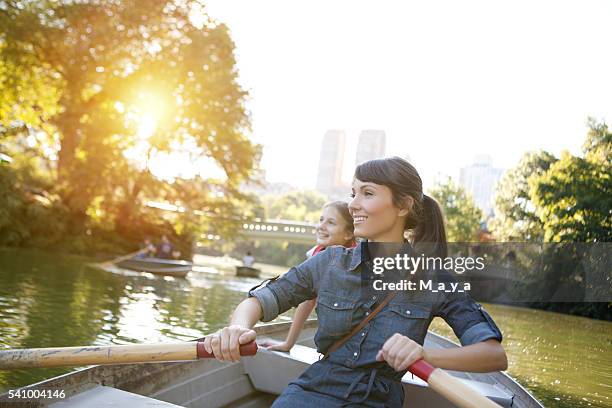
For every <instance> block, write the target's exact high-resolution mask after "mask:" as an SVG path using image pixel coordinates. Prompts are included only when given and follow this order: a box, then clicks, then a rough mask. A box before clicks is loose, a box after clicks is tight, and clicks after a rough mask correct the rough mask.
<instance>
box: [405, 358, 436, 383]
mask: <svg viewBox="0 0 612 408" xmlns="http://www.w3.org/2000/svg"><path fill="white" fill-rule="evenodd" d="M435 369H436V367H434V366H432V365H431V364H429V363H428V362H427V361H425V360H419V361H417V362H416V363H412V365H411V366H410V367H408V371H410V372H411V373H412V374H414V375H416V376H417V377H419V378H420V379H421V380H423V381H425V382H429V376H430V375H431V373H432V372H433V370H435Z"/></svg>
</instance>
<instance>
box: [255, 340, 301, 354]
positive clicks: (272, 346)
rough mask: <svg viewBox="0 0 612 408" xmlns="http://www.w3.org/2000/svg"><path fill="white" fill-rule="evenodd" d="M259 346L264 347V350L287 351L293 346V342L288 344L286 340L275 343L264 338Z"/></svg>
mask: <svg viewBox="0 0 612 408" xmlns="http://www.w3.org/2000/svg"><path fill="white" fill-rule="evenodd" d="M260 346H261V347H264V348H265V349H266V350H276V351H289V350H291V347H293V344H289V343H287V342H286V341H282V342H280V343H277V342H274V341H271V340H266V341H263V342H261V344H260Z"/></svg>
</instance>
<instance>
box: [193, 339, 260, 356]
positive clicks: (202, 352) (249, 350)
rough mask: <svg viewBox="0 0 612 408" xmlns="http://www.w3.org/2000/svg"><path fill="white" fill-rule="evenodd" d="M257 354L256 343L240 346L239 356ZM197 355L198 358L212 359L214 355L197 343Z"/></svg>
mask: <svg viewBox="0 0 612 408" xmlns="http://www.w3.org/2000/svg"><path fill="white" fill-rule="evenodd" d="M255 353H257V343H255V342H254V341H252V342H250V343H247V344H243V345H241V346H240V355H241V356H254V355H255ZM197 354H198V358H214V357H215V355H214V354H213V353H209V352H208V351H206V349H205V348H204V342H203V341H198V343H197Z"/></svg>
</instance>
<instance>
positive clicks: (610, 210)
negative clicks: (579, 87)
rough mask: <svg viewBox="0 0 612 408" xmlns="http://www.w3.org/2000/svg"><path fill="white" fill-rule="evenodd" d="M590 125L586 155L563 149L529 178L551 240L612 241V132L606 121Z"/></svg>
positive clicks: (585, 146)
mask: <svg viewBox="0 0 612 408" xmlns="http://www.w3.org/2000/svg"><path fill="white" fill-rule="evenodd" d="M589 124H590V130H589V133H588V135H587V140H586V142H585V144H584V148H583V153H584V157H576V156H572V155H571V154H570V153H569V152H563V154H562V155H561V158H560V160H558V161H557V162H555V163H554V164H552V165H551V166H550V168H549V169H548V171H546V172H544V173H542V174H539V175H536V176H533V177H531V178H530V179H529V187H530V196H531V198H532V201H533V203H534V204H535V207H536V214H537V216H538V217H539V219H540V222H541V224H542V226H543V231H544V240H545V241H550V242H610V241H612V178H611V174H612V164H611V163H612V161H611V158H612V133H610V132H609V131H608V127H607V125H606V124H605V123H601V124H598V123H596V122H594V121H590V122H589Z"/></svg>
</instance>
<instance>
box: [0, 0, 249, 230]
mask: <svg viewBox="0 0 612 408" xmlns="http://www.w3.org/2000/svg"><path fill="white" fill-rule="evenodd" d="M0 9H1V10H0V26H1V27H2V29H1V31H0V57H1V60H0V61H2V62H0V81H1V82H0V83H1V85H2V92H1V93H0V126H1V127H0V132H1V133H2V134H3V135H4V136H5V139H6V138H7V137H8V136H9V135H18V136H20V137H22V138H23V137H27V136H29V135H31V134H32V132H39V131H40V130H42V131H43V132H42V133H45V134H46V135H47V138H48V139H49V140H51V141H55V145H56V146H55V153H54V154H49V155H47V158H48V160H49V162H50V163H51V166H52V167H53V169H54V176H55V180H54V186H53V193H57V194H59V196H60V197H61V201H62V203H63V204H64V205H65V206H66V207H67V209H68V211H69V214H70V216H69V217H67V219H68V222H67V223H68V224H69V225H68V227H69V228H68V230H69V231H71V232H72V233H73V234H81V233H83V232H84V231H85V229H87V228H89V226H90V224H91V220H92V219H93V218H92V215H93V214H97V219H99V220H105V222H106V223H107V224H108V226H109V227H110V228H114V227H116V226H119V228H118V232H119V233H121V234H123V233H127V232H129V231H130V230H133V229H134V228H133V224H134V223H135V222H136V221H137V219H138V218H139V217H141V215H142V214H141V211H142V207H143V203H144V202H145V201H147V200H164V199H171V198H173V197H180V196H182V197H183V198H184V197H185V196H186V195H185V194H183V192H181V191H179V190H180V188H179V187H178V185H179V184H180V183H179V184H177V183H172V182H168V180H160V178H159V177H155V176H154V175H153V174H152V173H151V168H150V163H151V161H154V160H155V159H156V158H159V157H162V156H163V155H165V154H172V153H174V152H177V151H180V152H183V153H185V157H186V160H189V161H191V162H192V163H193V165H194V166H198V165H200V164H201V163H202V161H203V160H205V159H209V161H211V162H213V163H214V164H215V165H216V166H217V167H218V168H220V169H221V170H222V172H223V174H224V177H223V179H222V180H217V179H215V181H211V179H210V178H208V177H205V178H204V180H203V182H204V183H209V182H211V183H214V184H216V186H217V187H216V188H215V189H213V190H214V194H209V195H204V196H198V197H197V199H194V200H193V202H192V203H185V202H182V203H180V204H182V205H186V206H189V207H192V208H198V209H200V210H203V211H204V212H205V213H207V214H210V213H214V212H215V211H217V210H215V208H218V201H220V200H219V197H223V201H224V203H225V205H227V206H228V208H231V206H232V203H233V202H234V201H235V200H243V199H244V198H245V197H244V196H240V195H238V194H236V192H237V187H238V186H239V185H240V183H242V182H243V181H245V180H247V179H249V178H250V176H251V173H252V171H253V169H254V168H255V167H256V166H257V162H258V160H259V156H260V148H259V146H256V145H253V144H252V143H251V142H250V141H249V140H248V139H247V137H246V133H247V132H248V131H249V129H250V121H249V116H248V113H247V112H246V110H245V107H244V102H245V100H246V98H247V96H248V95H247V93H246V92H245V91H243V90H242V89H241V88H240V86H239V85H238V84H237V81H236V78H237V70H236V67H235V58H234V54H233V49H234V44H233V42H232V40H231V38H230V36H229V34H228V29H227V27H226V26H225V25H223V24H217V23H216V22H214V21H213V20H212V19H210V18H209V17H208V16H207V15H206V14H205V13H204V12H203V6H202V4H201V3H200V2H198V1H196V0H187V1H179V0H163V1H162V0H153V1H138V0H129V1H122V2H115V1H106V0H102V1H93V0H92V1H88V0H85V1H80V2H50V1H45V0H39V1H32V2H21V1H0ZM25 80H27V81H31V83H28V84H27V87H26V86H25V83H24V81H25ZM30 90H31V92H30ZM26 91H27V92H26ZM54 156H56V157H54ZM172 181H174V180H172ZM208 191H211V190H208ZM203 198H209V200H208V201H206V200H203ZM209 204H210V205H209Z"/></svg>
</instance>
